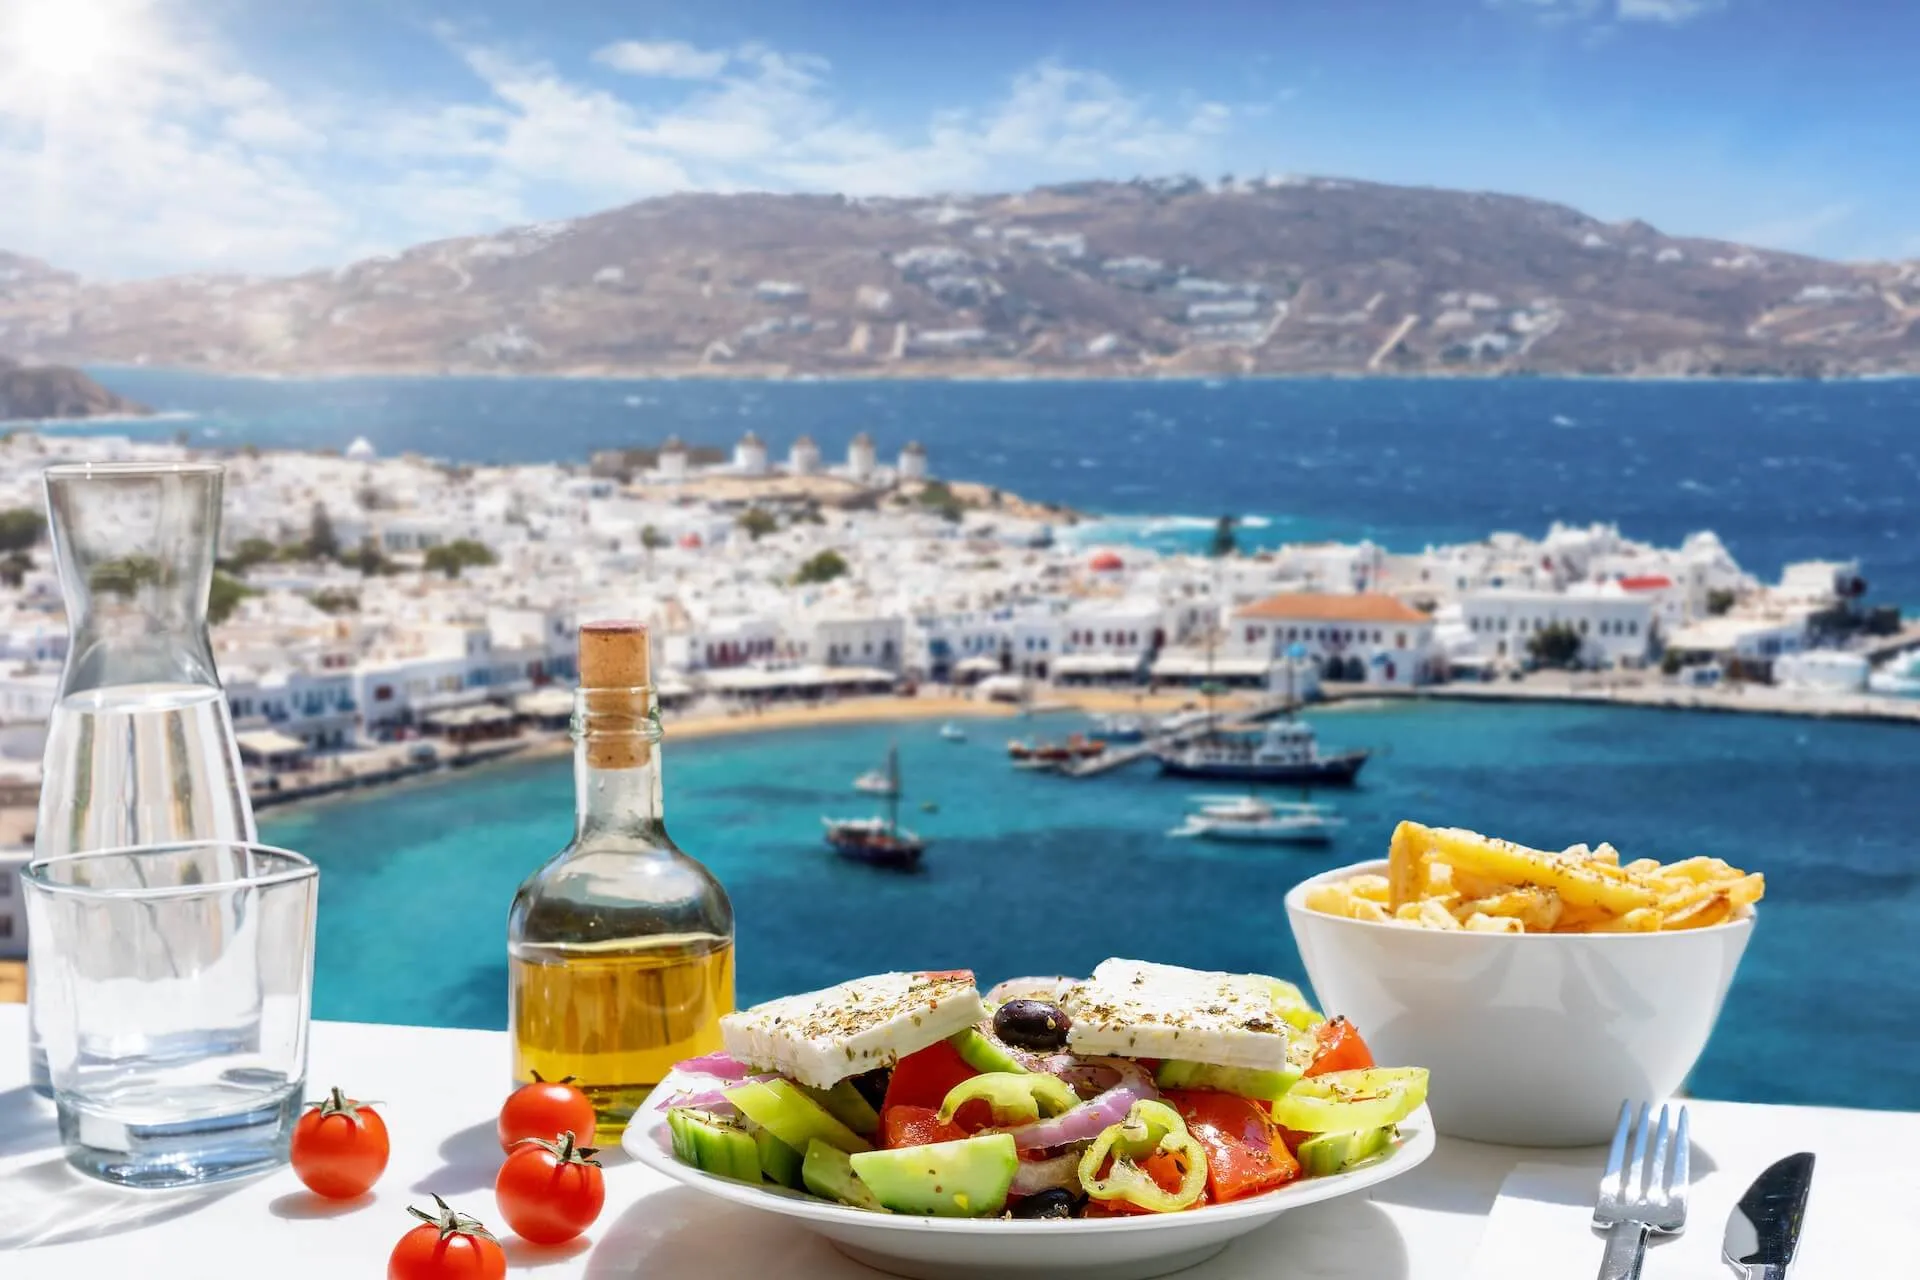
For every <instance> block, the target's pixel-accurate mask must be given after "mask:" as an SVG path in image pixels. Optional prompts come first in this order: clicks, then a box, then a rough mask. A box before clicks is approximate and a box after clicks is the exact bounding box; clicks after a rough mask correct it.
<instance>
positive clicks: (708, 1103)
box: [655, 1089, 736, 1116]
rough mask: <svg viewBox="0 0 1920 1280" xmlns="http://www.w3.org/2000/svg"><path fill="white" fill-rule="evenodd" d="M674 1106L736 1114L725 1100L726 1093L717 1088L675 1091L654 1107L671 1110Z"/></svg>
mask: <svg viewBox="0 0 1920 1280" xmlns="http://www.w3.org/2000/svg"><path fill="white" fill-rule="evenodd" d="M675 1107H692V1108H693V1109H694V1110H695V1111H711V1112H712V1113H713V1114H714V1115H717V1116H730V1115H734V1114H736V1111H735V1108H734V1105H733V1104H732V1103H731V1102H728V1101H727V1095H726V1094H724V1093H722V1092H720V1090H718V1089H708V1090H706V1091H705V1092H703V1093H676V1094H674V1095H673V1096H672V1097H671V1098H664V1099H662V1100H661V1102H660V1105H659V1106H658V1107H657V1108H655V1109H656V1110H659V1111H671V1110H673V1109H674V1108H675Z"/></svg>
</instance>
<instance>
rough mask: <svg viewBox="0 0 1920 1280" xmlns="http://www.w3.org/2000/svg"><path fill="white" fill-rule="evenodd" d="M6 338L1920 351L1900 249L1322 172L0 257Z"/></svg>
mask: <svg viewBox="0 0 1920 1280" xmlns="http://www.w3.org/2000/svg"><path fill="white" fill-rule="evenodd" d="M0 347H4V348H7V349H10V350H13V351H17V352H20V353H22V354H25V355H29V356H32V357H35V358H38V359H46V360H62V361H69V362H80V361H88V362H114V363H151V364H157V365H171V366H182V367H189V368H206V369H215V370H226V371H234V372H252V373H286V374H293V373H317V372H345V371H392V372H435V373H438V372H526V373H573V374H594V373H605V374H614V373H629V374H666V375H713V376H729V375H731V376H755V375H772V376H794V375H810V374H811V375H844V376H942V375H976V376H1027V375H1031V376H1074V375H1086V376H1120V375H1182V374H1184V375H1213V374H1235V373H1267V374H1306V373H1336V374H1359V373H1418V374H1432V373H1455V372H1457V373H1482V374H1522V373H1585V374H1611V375H1668V376H1673V375H1707V374H1767V373H1774V374H1789V375H1823V376H1837V375H1854V374H1880V373H1896V372H1916V371H1920V263H1904V264H1903V263H1840V262H1829V261H1823V260H1820V259H1814V258H1808V257H1802V256H1798V255H1794V254H1788V253H1779V252H1774V251H1769V250H1763V249H1755V248H1749V247H1746V246H1742V245H1736V244H1730V243H1726V242H1722V241H1716V240H1707V239H1697V238H1685V237H1673V236H1667V235H1664V234H1662V233H1661V232H1659V231H1657V230H1655V229H1654V228H1653V227H1650V226H1648V225H1647V224H1645V223H1642V222H1626V223H1603V222H1600V221H1598V220H1596V219H1593V218H1590V217H1587V216H1586V215H1584V214H1582V213H1579V212H1577V211H1576V210H1573V209H1570V208H1566V207H1564V206H1560V205H1554V204H1549V203H1545V202H1542V201H1537V200H1529V199H1522V198H1518V197H1512V196H1501V195H1490V194H1484V193H1475V192H1461V191H1445V190H1436V189H1428V188H1409V187H1394V186H1385V185H1379V184H1371V183H1361V182H1347V181H1340V180H1334V179H1285V180H1269V179H1262V180H1258V181H1238V182H1236V181H1230V180H1223V181H1222V182H1220V183H1213V184H1205V183H1200V182H1197V181H1193V180H1157V181H1137V182H1128V183H1119V182H1089V183H1078V184H1071V185H1065V186H1055V187H1046V188H1041V189H1037V190H1033V191H1027V192H1021V193H1015V194H1006V195H985V196H976V197H958V196H956V197H948V198H931V199H861V200H855V199H848V198H843V197H838V196H813V195H753V194H746V195H676V196H668V197H663V198H659V199H653V200H646V201H642V202H640V203H637V204H632V205H628V206H625V207H623V208H619V209H614V210H610V211H608V212H605V213H599V214H594V215H591V216H588V217H582V218H577V219H572V220H569V221H566V222H559V223H547V224H539V225H532V226H523V227H516V228H512V229H510V230H507V231H503V232H501V233H499V234H497V235H490V236H476V237H466V238H461V239H453V240H444V241H438V242H435V243H431V244H424V245H419V246H416V247H414V248H411V249H408V250H406V251H404V252H402V253H399V254H396V255H392V256H387V257H378V258H370V259H365V260H362V261H359V262H354V263H351V264H349V265H347V266H344V267H341V268H339V269H337V270H334V271H315V272H308V273H305V274H302V275H296V276H285V277H259V276H240V275H192V276H175V277H167V278H162V279H152V280H136V281H124V282H105V281H89V280H83V279H80V278H79V277H77V276H75V275H73V274H72V273H69V272H65V271H61V270H58V269H57V268H55V267H51V266H48V265H47V264H44V263H40V262H36V261H34V260H31V259H26V258H20V257H17V256H9V255H6V254H4V253H0Z"/></svg>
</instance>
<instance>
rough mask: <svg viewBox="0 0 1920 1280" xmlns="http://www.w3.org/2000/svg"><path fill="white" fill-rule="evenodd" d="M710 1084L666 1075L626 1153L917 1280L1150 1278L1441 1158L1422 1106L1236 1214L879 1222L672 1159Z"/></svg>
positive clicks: (896, 1218) (1212, 1210) (1229, 1207)
mask: <svg viewBox="0 0 1920 1280" xmlns="http://www.w3.org/2000/svg"><path fill="white" fill-rule="evenodd" d="M711 1085H712V1082H710V1081H706V1080H704V1079H703V1080H699V1081H697V1082H695V1081H690V1080H688V1079H685V1078H679V1079H676V1078H673V1077H669V1078H668V1079H667V1080H666V1081H664V1082H663V1083H662V1084H661V1085H660V1086H659V1088H657V1089H655V1090H654V1091H653V1094H652V1095H651V1096H650V1097H648V1099H647V1101H646V1103H645V1104H644V1105H642V1106H641V1108H640V1110H639V1111H638V1112H636V1113H635V1114H634V1118H633V1122H632V1123H631V1124H630V1125H628V1126H627V1133H626V1137H625V1138H624V1139H622V1142H621V1145H622V1146H623V1147H625V1149H626V1152H627V1154H628V1155H630V1156H632V1157H633V1158H634V1159H635V1160H637V1161H639V1162H640V1163H641V1164H643V1165H646V1166H647V1167H648V1168H650V1169H654V1170H657V1171H658V1172H660V1173H664V1174H666V1175H667V1176H668V1177H669V1178H672V1179H674V1180H675V1181H676V1182H683V1183H685V1184H686V1185H687V1186H689V1187H692V1188H693V1189H694V1190H696V1191H703V1192H706V1193H707V1194H708V1195H712V1196H717V1197H719V1198H720V1199H722V1200H731V1201H733V1202H734V1203H735V1204H743V1205H746V1206H748V1207H749V1208H754V1209H763V1210H765V1211H766V1212H768V1213H777V1214H783V1215H785V1216H786V1217H789V1218H797V1219H799V1220H800V1221H801V1222H802V1223H803V1224H805V1226H806V1227H807V1228H808V1229H809V1230H811V1231H815V1232H817V1233H819V1234H820V1235H822V1236H824V1237H826V1238H827V1239H828V1240H829V1241H831V1242H832V1243H833V1245H834V1247H835V1248H837V1249H839V1250H840V1251H841V1252H842V1253H844V1254H846V1255H847V1256H848V1257H850V1258H853V1259H854V1260H855V1261H858V1262H864V1263H866V1264H867V1265H868V1266H870V1267H877V1268H879V1269H880V1270H882V1271H890V1272H892V1273H894V1274H895V1275H902V1276H912V1277H914V1278H915V1280H965V1278H966V1277H972V1276H980V1275H986V1274H991V1275H993V1276H995V1277H997V1278H998V1280H1056V1278H1058V1280H1066V1278H1070V1277H1077V1276H1085V1277H1088V1278H1089V1280H1091V1278H1092V1277H1095V1276H1097V1277H1099V1280H1146V1277H1149V1276H1162V1275H1166V1274H1167V1273H1168V1272H1170V1271H1178V1270H1180V1269H1181V1268H1183V1267H1191V1266H1193V1265H1195V1264H1197V1263H1200V1262H1204V1261H1206V1260H1207V1259H1208V1258H1210V1257H1212V1256H1213V1255H1214V1254H1216V1253H1218V1252H1220V1250H1222V1249H1224V1248H1226V1247H1227V1245H1228V1244H1230V1243H1231V1242H1232V1241H1233V1240H1235V1239H1237V1238H1238V1237H1240V1236H1243V1235H1246V1234H1247V1233H1248V1232H1250V1231H1254V1230H1257V1229H1259V1228H1260V1227H1263V1226H1265V1225H1267V1224H1268V1223H1269V1222H1271V1221H1273V1220H1274V1219H1275V1218H1276V1217H1278V1216H1279V1215H1280V1214H1282V1213H1285V1212H1286V1211H1287V1210H1288V1209H1297V1208H1299V1207H1300V1206H1301V1205H1308V1204H1314V1203H1316V1202H1317V1201H1321V1200H1331V1199H1333V1198H1334V1197H1335V1196H1344V1195H1349V1194H1351V1193H1352V1192H1355V1191H1360V1190H1363V1189H1365V1188H1367V1187H1371V1186H1374V1185H1376V1184H1378V1183H1382V1182H1385V1181H1386V1180H1387V1179H1389V1178H1397V1177H1399V1176H1400V1175H1401V1174H1403V1173H1405V1172H1407V1170H1409V1169H1411V1168H1413V1167H1414V1166H1415V1165H1417V1164H1419V1163H1420V1162H1421V1161H1422V1160H1425V1159H1426V1158H1427V1157H1428V1156H1429V1155H1431V1154H1432V1153H1433V1119H1432V1117H1431V1116H1429V1115H1428V1114H1427V1109H1426V1108H1425V1107H1424V1106H1423V1107H1421V1108H1420V1109H1419V1110H1418V1111H1416V1112H1414V1113H1413V1115H1411V1116H1409V1117H1408V1118H1407V1119H1406V1120H1404V1121H1402V1122H1401V1125H1400V1139H1399V1141H1398V1142H1396V1143H1395V1144H1394V1149H1393V1150H1392V1152H1390V1153H1389V1154H1388V1155H1387V1157H1386V1158H1385V1159H1383V1160H1379V1161H1377V1162H1375V1163H1373V1164H1369V1165H1366V1166H1363V1167H1361V1168H1359V1169H1355V1170H1353V1171H1352V1172H1351V1173H1340V1174H1335V1175H1333V1176H1332V1177H1327V1178H1306V1179H1303V1180H1301V1181H1299V1182H1295V1183H1293V1184H1291V1185H1290V1186H1286V1187H1282V1188H1281V1189H1280V1190H1278V1191H1271V1192H1268V1193H1267V1194H1265V1195H1258V1196H1250V1197H1248V1198H1247V1199H1245V1200H1236V1201H1233V1202H1232V1203H1230V1204H1221V1205H1207V1206H1206V1207H1205V1208H1201V1209H1194V1210H1190V1211H1188V1212H1185V1213H1167V1214H1157V1215H1154V1216H1151V1217H1146V1216H1142V1217H1127V1218H1074V1219H1069V1220H1066V1221H1016V1220H1013V1219H1010V1218H985V1219H979V1218H926V1217H914V1216H909V1215H906V1214H888V1213H872V1212H869V1211H867V1210H865V1209H853V1208H849V1207H847V1206H845V1205H838V1204H831V1203H829V1202H827V1201H825V1200H817V1199H815V1198H813V1197H812V1196H808V1195H803V1194H802V1193H800V1192H798V1191H789V1190H787V1189H786V1188H784V1187H776V1186H773V1185H771V1184H767V1185H763V1186H758V1187H756V1186H750V1185H748V1184H747V1183H744V1182H736V1181H734V1180H733V1179H731V1178H722V1177H718V1176H717V1175H714V1174H711V1173H704V1172H702V1171H701V1170H699V1169H695V1168H693V1167H692V1166H690V1165H684V1164H681V1163H680V1162H679V1161H678V1160H676V1159H674V1158H673V1144H672V1138H671V1135H670V1134H669V1133H668V1131H667V1114H666V1112H665V1111H662V1110H659V1109H658V1101H659V1100H660V1099H663V1098H667V1097H671V1096H673V1095H674V1094H676V1093H683V1092H687V1091H689V1090H691V1089H701V1088H708V1087H711Z"/></svg>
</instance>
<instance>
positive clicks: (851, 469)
mask: <svg viewBox="0 0 1920 1280" xmlns="http://www.w3.org/2000/svg"><path fill="white" fill-rule="evenodd" d="M878 465H879V462H878V459H877V458H876V456H875V454H874V451H873V437H872V436H870V435H868V434H867V433H866V432H864V431H862V432H861V433H860V434H859V435H857V436H855V437H854V438H853V443H852V444H850V445H848V446H847V475H849V476H850V477H852V478H853V479H854V480H856V481H858V482H859V483H861V484H866V483H868V482H869V481H871V480H872V479H873V473H874V470H875V469H876V468H877V467H878Z"/></svg>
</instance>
